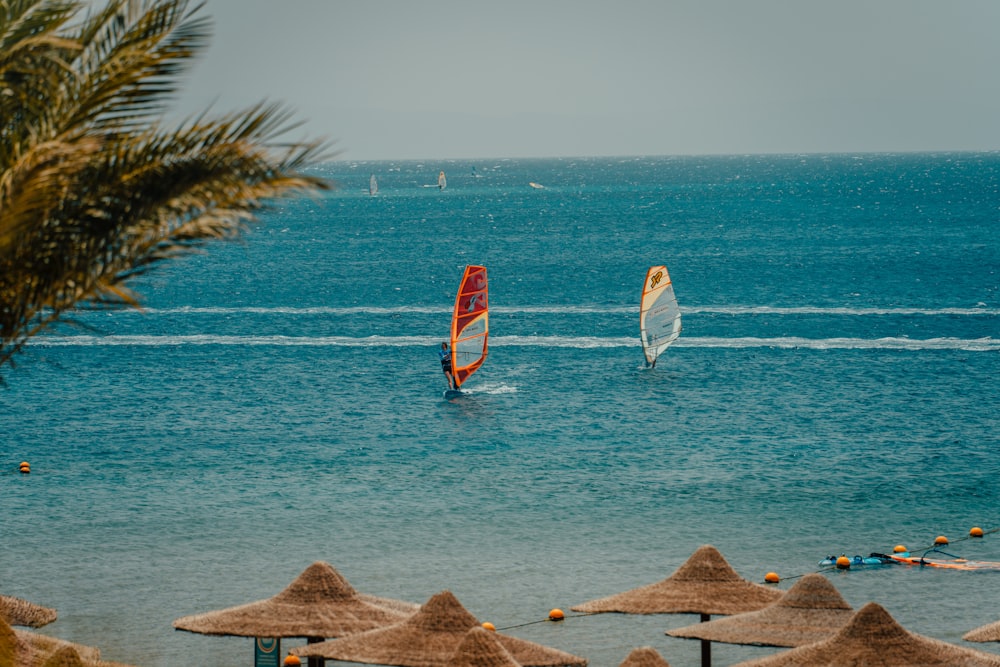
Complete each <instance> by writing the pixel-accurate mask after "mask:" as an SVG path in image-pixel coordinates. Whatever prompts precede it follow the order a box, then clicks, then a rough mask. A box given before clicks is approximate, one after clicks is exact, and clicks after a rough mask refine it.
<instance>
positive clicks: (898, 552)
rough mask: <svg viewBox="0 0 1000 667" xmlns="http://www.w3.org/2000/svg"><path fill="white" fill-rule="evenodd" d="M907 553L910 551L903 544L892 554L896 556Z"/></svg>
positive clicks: (895, 547) (896, 547)
mask: <svg viewBox="0 0 1000 667" xmlns="http://www.w3.org/2000/svg"><path fill="white" fill-rule="evenodd" d="M907 551H909V549H907V548H906V546H904V545H902V544H897V545H896V546H894V547H893V548H892V552H893V553H896V554H902V553H906V552H907Z"/></svg>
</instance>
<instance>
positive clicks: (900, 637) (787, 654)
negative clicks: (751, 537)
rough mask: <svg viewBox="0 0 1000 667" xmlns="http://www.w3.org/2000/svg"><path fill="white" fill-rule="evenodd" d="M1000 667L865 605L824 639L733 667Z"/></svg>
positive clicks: (998, 658)
mask: <svg viewBox="0 0 1000 667" xmlns="http://www.w3.org/2000/svg"><path fill="white" fill-rule="evenodd" d="M793 665H795V666H799V665H810V667H836V666H838V665H844V666H847V665H879V666H880V667H896V666H898V667H913V666H914V665H920V666H921V667H954V666H955V665H962V666H963V667H1000V655H992V654H989V653H983V652H982V651H975V650H973V649H968V648H964V647H961V646H956V645H954V644H949V643H947V642H943V641H940V640H937V639H931V638H929V637H924V636H922V635H918V634H916V633H914V632H910V631H908V630H906V629H905V628H903V626H901V625H900V624H899V623H897V622H896V620H895V619H894V618H893V617H892V616H891V615H890V614H889V612H887V611H886V610H885V609H884V608H883V607H882V606H881V605H879V604H876V603H874V602H869V603H868V604H866V605H865V606H864V607H862V608H861V609H860V610H858V611H857V612H856V613H855V614H854V615H853V616H852V617H851V620H850V621H848V622H847V624H846V625H845V626H844V627H842V628H841V629H840V630H838V631H837V632H836V633H834V634H833V635H832V636H830V637H828V638H827V639H824V640H821V641H818V642H814V643H812V644H806V645H804V646H800V647H798V648H793V649H791V650H788V651H784V652H782V653H776V654H774V655H769V656H767V657H764V658H757V659H755V660H748V661H746V662H741V663H738V665H734V666H733V667H792V666H793Z"/></svg>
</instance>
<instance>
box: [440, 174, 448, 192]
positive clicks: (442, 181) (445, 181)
mask: <svg viewBox="0 0 1000 667" xmlns="http://www.w3.org/2000/svg"><path fill="white" fill-rule="evenodd" d="M446 187H448V179H447V178H445V177H444V172H443V171H442V172H441V173H440V174H438V190H444V189H445V188H446Z"/></svg>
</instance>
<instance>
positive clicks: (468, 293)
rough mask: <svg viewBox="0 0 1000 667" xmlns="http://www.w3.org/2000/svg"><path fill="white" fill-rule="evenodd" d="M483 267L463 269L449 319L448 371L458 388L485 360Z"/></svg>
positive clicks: (486, 321)
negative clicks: (449, 349)
mask: <svg viewBox="0 0 1000 667" xmlns="http://www.w3.org/2000/svg"><path fill="white" fill-rule="evenodd" d="M487 291H488V290H487V281H486V267H485V266H467V267H465V274H464V275H463V276H462V283H461V285H460V286H459V288H458V296H456V297H455V310H454V312H453V313H452V317H451V368H452V374H453V375H454V376H455V387H456V388H458V387H460V386H461V385H462V383H463V382H465V381H466V380H467V379H469V376H470V375H472V374H473V373H475V372H476V371H477V370H478V369H479V367H480V366H482V365H483V362H484V361H486V352H487V339H488V338H489V333H490V326H489V299H488V294H487Z"/></svg>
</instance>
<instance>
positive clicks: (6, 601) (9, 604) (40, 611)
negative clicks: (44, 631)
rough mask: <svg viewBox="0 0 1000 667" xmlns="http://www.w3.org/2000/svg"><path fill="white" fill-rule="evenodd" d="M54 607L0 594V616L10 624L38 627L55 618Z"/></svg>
mask: <svg viewBox="0 0 1000 667" xmlns="http://www.w3.org/2000/svg"><path fill="white" fill-rule="evenodd" d="M56 617H57V614H56V610H55V609H49V608H48V607H43V606H41V605H37V604H35V603H34V602H28V601H27V600H22V599H21V598H17V597H14V596H12V595H0V618H2V619H3V620H5V621H7V623H9V624H10V625H21V626H24V627H26V628H40V627H42V626H45V625H48V624H49V623H51V622H53V621H54V620H56Z"/></svg>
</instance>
